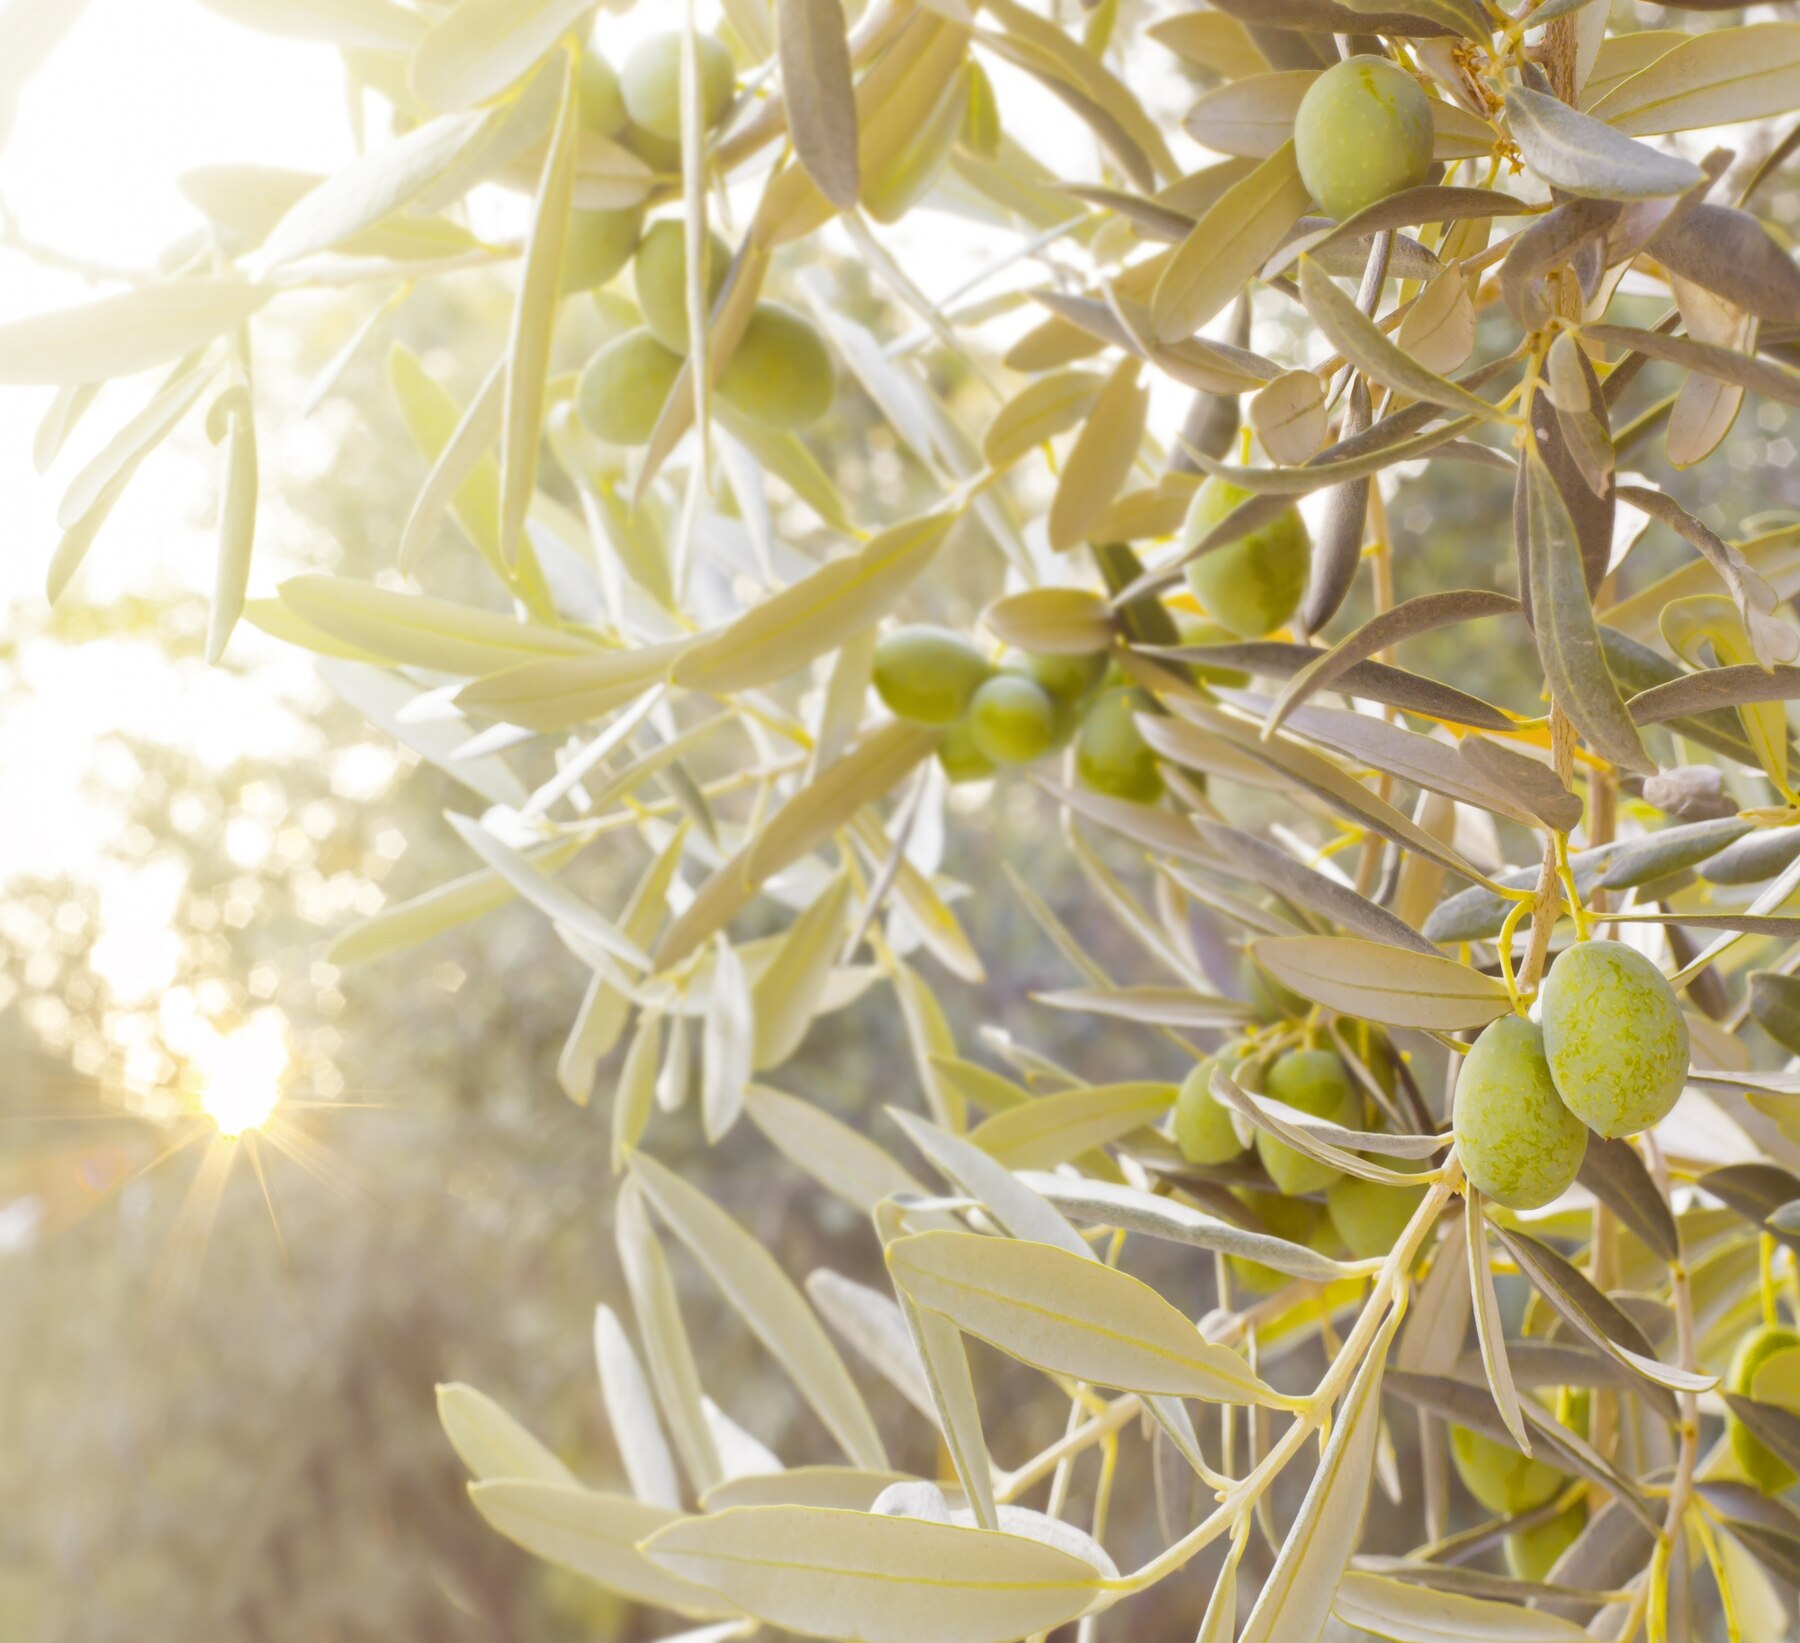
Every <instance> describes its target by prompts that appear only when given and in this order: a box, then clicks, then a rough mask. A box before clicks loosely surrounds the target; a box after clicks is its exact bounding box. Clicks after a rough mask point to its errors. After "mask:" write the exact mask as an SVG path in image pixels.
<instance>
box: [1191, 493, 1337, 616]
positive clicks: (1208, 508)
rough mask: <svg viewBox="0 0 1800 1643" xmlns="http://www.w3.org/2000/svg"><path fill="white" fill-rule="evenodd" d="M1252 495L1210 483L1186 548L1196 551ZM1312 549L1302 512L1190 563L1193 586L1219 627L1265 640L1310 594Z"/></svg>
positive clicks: (1197, 503) (1286, 514) (1194, 506)
mask: <svg viewBox="0 0 1800 1643" xmlns="http://www.w3.org/2000/svg"><path fill="white" fill-rule="evenodd" d="M1249 497H1250V492H1248V491H1245V490H1240V489H1239V488H1238V487H1237V486H1236V485H1230V484H1227V483H1226V482H1225V481H1224V480H1223V479H1209V480H1207V481H1206V483H1205V484H1204V485H1202V486H1201V487H1200V489H1199V490H1197V491H1195V492H1194V500H1193V501H1192V502H1191V503H1189V505H1188V513H1187V522H1186V523H1185V524H1184V525H1183V526H1182V527H1181V541H1182V546H1183V547H1190V548H1191V547H1192V546H1193V545H1194V544H1195V543H1196V542H1199V541H1200V540H1201V539H1202V538H1204V537H1205V536H1207V535H1208V534H1209V533H1210V532H1211V531H1212V530H1213V528H1214V527H1215V526H1217V525H1219V524H1220V523H1221V522H1222V521H1223V520H1225V519H1226V518H1227V517H1228V516H1229V515H1230V514H1231V513H1232V511H1233V510H1234V509H1235V508H1236V507H1237V506H1238V504H1239V503H1241V502H1245V501H1248V500H1249ZM1311 564H1312V543H1311V540H1310V539H1309V538H1308V536H1307V534H1306V524H1305V522H1304V521H1303V520H1302V519H1301V517H1300V510H1299V509H1298V508H1293V507H1290V508H1286V509H1284V510H1283V511H1282V512H1281V513H1279V514H1277V515H1276V516H1275V517H1274V518H1273V519H1271V520H1270V521H1269V522H1268V523H1267V524H1264V525H1259V526H1257V528H1256V529H1255V530H1253V531H1251V532H1250V533H1249V534H1248V535H1247V536H1240V537H1239V538H1238V539H1237V540H1236V541H1235V542H1230V543H1227V544H1226V545H1225V546H1224V547H1222V548H1213V549H1212V550H1210V551H1209V552H1207V553H1203V554H1201V555H1200V557H1199V558H1198V559H1190V560H1189V561H1188V563H1187V580H1188V586H1189V587H1190V588H1192V589H1193V590H1194V597H1195V598H1197V599H1198V600H1199V601H1200V603H1201V604H1202V605H1203V606H1204V607H1205V608H1206V613H1207V615H1208V616H1210V617H1211V618H1212V619H1213V620H1214V621H1215V622H1217V623H1219V624H1221V625H1222V626H1223V627H1226V628H1228V629H1229V630H1230V631H1231V632H1232V633H1234V634H1235V635H1237V636H1238V637H1239V638H1241V639H1260V638H1261V637H1262V636H1263V635H1264V634H1265V633H1272V632H1273V631H1274V630H1275V629H1276V628H1278V627H1280V626H1281V625H1282V623H1284V622H1285V621H1287V619H1288V618H1289V617H1290V616H1292V615H1293V614H1294V611H1295V609H1296V607H1298V605H1299V603H1300V596H1301V595H1302V594H1303V593H1305V592H1306V578H1307V575H1308V572H1309V570H1310V567H1311Z"/></svg>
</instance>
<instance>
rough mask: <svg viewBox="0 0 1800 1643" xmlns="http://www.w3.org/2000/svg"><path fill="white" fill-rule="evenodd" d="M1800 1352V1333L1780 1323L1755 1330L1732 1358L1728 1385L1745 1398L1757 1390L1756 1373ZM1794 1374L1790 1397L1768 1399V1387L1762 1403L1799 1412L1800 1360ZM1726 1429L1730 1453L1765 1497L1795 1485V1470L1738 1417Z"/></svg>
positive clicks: (1731, 1418) (1794, 1365)
mask: <svg viewBox="0 0 1800 1643" xmlns="http://www.w3.org/2000/svg"><path fill="white" fill-rule="evenodd" d="M1795 1349H1800V1334H1796V1333H1795V1332H1794V1331H1793V1330H1791V1329H1788V1328H1786V1327H1784V1326H1783V1325H1780V1324H1764V1325H1763V1326H1762V1327H1761V1328H1760V1329H1753V1330H1751V1332H1750V1333H1749V1334H1748V1335H1746V1336H1745V1337H1744V1338H1743V1340H1742V1341H1740V1342H1739V1343H1738V1349H1737V1351H1736V1352H1735V1353H1734V1354H1733V1355H1732V1359H1731V1371H1730V1373H1729V1374H1728V1375H1727V1377H1726V1380H1725V1384H1726V1386H1727V1388H1728V1389H1729V1390H1731V1391H1733V1392H1736V1393H1740V1394H1742V1395H1743V1396H1745V1397H1748V1396H1750V1395H1751V1394H1752V1393H1753V1392H1754V1390H1755V1387H1756V1372H1757V1370H1759V1369H1761V1368H1762V1366H1763V1365H1764V1364H1765V1363H1767V1362H1768V1360H1769V1359H1770V1358H1772V1357H1774V1356H1775V1354H1776V1353H1778V1352H1789V1351H1794V1350H1795ZM1790 1367H1792V1369H1793V1371H1794V1373H1793V1375H1792V1377H1791V1379H1792V1380H1793V1383H1794V1384H1793V1386H1792V1388H1791V1389H1788V1390H1790V1392H1791V1396H1790V1397H1789V1398H1787V1399H1784V1400H1777V1399H1774V1398H1770V1397H1769V1396H1768V1388H1767V1387H1766V1386H1765V1387H1764V1389H1763V1392H1764V1395H1763V1397H1762V1399H1761V1400H1759V1401H1762V1402H1765V1403H1774V1402H1777V1401H1780V1402H1782V1404H1783V1407H1787V1408H1790V1409H1792V1410H1793V1411H1794V1412H1796V1413H1800V1358H1796V1359H1794V1360H1792V1363H1791V1366H1790ZM1725 1425H1726V1429H1727V1430H1728V1431H1729V1432H1730V1433H1731V1452H1732V1454H1734V1455H1735V1456H1736V1457H1737V1463H1738V1465H1739V1466H1741V1467H1743V1469H1744V1471H1745V1473H1746V1474H1747V1475H1748V1477H1749V1479H1750V1481H1751V1482H1752V1483H1754V1484H1755V1485H1756V1487H1757V1488H1758V1489H1760V1490H1762V1492H1763V1493H1764V1494H1765V1495H1778V1494H1780V1493H1781V1491H1782V1490H1783V1489H1786V1488H1788V1487H1789V1486H1790V1485H1791V1484H1792V1483H1793V1482H1794V1469H1793V1468H1792V1467H1791V1466H1789V1465H1788V1463H1787V1462H1786V1461H1784V1460H1783V1459H1782V1458H1781V1457H1780V1456H1779V1455H1777V1454H1776V1453H1775V1452H1774V1451H1773V1450H1772V1449H1770V1448H1769V1446H1768V1445H1767V1444H1766V1443H1764V1442H1763V1440H1762V1439H1761V1438H1759V1437H1758V1436H1757V1435H1756V1434H1755V1433H1754V1432H1752V1431H1751V1430H1750V1428H1749V1427H1747V1426H1746V1425H1745V1424H1744V1423H1743V1422H1742V1421H1741V1420H1739V1419H1738V1418H1737V1416H1736V1415H1728V1416H1727V1417H1726V1421H1725Z"/></svg>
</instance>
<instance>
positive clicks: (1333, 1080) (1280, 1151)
mask: <svg viewBox="0 0 1800 1643" xmlns="http://www.w3.org/2000/svg"><path fill="white" fill-rule="evenodd" d="M1263 1094H1265V1095H1266V1096H1268V1097H1269V1099H1270V1100H1272V1101H1280V1102H1282V1103H1283V1104H1284V1105H1286V1106H1289V1107H1295V1108H1297V1109H1298V1110H1299V1111H1301V1112H1304V1113H1310V1114H1311V1115H1312V1116H1313V1117H1314V1118H1323V1119H1326V1120H1328V1121H1329V1122H1331V1123H1333V1124H1343V1125H1346V1126H1349V1127H1351V1128H1354V1127H1355V1126H1356V1124H1357V1122H1358V1120H1359V1119H1360V1118H1361V1117H1362V1099H1361V1097H1360V1096H1358V1094H1357V1093H1356V1086H1355V1085H1354V1084H1352V1083H1351V1082H1350V1075H1349V1073H1347V1072H1346V1071H1345V1070H1344V1064H1343V1062H1341V1061H1340V1060H1338V1058H1337V1057H1336V1056H1335V1055H1333V1054H1332V1052H1331V1051H1330V1050H1289V1051H1288V1052H1287V1054H1286V1055H1283V1056H1278V1057H1277V1058H1276V1060H1275V1064H1274V1065H1273V1066H1272V1067H1270V1068H1269V1070H1268V1072H1267V1073H1266V1074H1265V1075H1264V1077H1263ZM1256 1156H1257V1157H1258V1158H1260V1159H1261V1160H1262V1166H1263V1168H1264V1169H1266V1170H1267V1171H1268V1172H1269V1179H1270V1180H1271V1181H1273V1182H1274V1183H1275V1185H1276V1186H1278V1187H1280V1188H1281V1190H1282V1191H1283V1192H1285V1193H1287V1194H1288V1195H1289V1196H1290V1197H1291V1196H1293V1195H1294V1194H1296V1193H1302V1192H1317V1191H1318V1190H1319V1189H1320V1188H1321V1187H1324V1186H1328V1185H1330V1183H1331V1182H1333V1181H1335V1180H1337V1178H1338V1172H1337V1171H1336V1170H1334V1169H1333V1168H1332V1167H1331V1166H1330V1165H1329V1164H1322V1163H1320V1162H1319V1161H1318V1159H1316V1158H1309V1157H1307V1155H1306V1154H1305V1153H1303V1152H1300V1151H1297V1150H1296V1149H1295V1148H1293V1147H1290V1146H1289V1145H1288V1144H1287V1143H1286V1142H1285V1141H1277V1140H1276V1139H1275V1138H1274V1136H1272V1135H1270V1134H1269V1132H1268V1131H1267V1130H1258V1131H1257V1132H1256Z"/></svg>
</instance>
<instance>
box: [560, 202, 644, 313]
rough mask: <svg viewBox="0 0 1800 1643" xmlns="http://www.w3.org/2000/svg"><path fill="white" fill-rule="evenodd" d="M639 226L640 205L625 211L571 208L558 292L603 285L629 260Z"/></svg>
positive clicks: (564, 292) (636, 239)
mask: <svg viewBox="0 0 1800 1643" xmlns="http://www.w3.org/2000/svg"><path fill="white" fill-rule="evenodd" d="M643 226H644V212H643V208H642V207H641V206H632V207H631V208H630V209H628V210H625V211H571V212H570V213H569V230H568V233H567V234H566V235H565V236H564V238H563V254H562V276H561V284H560V287H559V289H560V290H561V292H562V294H563V295H564V296H567V295H569V293H571V292H573V291H591V290H592V289H593V288H594V287H595V286H596V285H604V284H606V282H607V281H608V280H610V279H611V278H612V277H613V275H615V274H616V273H618V271H619V270H620V269H621V268H623V267H624V266H625V264H626V263H628V262H630V261H631V253H632V252H633V251H635V250H636V249H637V244H638V234H639V233H640V231H641V230H642V229H643Z"/></svg>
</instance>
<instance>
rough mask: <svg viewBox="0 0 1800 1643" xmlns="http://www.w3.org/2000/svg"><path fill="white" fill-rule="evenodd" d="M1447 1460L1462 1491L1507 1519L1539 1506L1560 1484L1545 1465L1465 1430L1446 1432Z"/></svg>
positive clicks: (1560, 1479) (1551, 1468)
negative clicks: (1466, 1491) (1450, 1460)
mask: <svg viewBox="0 0 1800 1643" xmlns="http://www.w3.org/2000/svg"><path fill="white" fill-rule="evenodd" d="M1450 1458H1451V1459H1452V1460H1453V1461H1454V1462H1455V1463H1456V1475H1457V1476H1458V1477H1459V1478H1461V1479H1462V1481H1463V1487H1464V1488H1465V1489H1467V1490H1468V1491H1469V1493H1470V1494H1472V1495H1473V1496H1474V1497H1475V1498H1476V1499H1477V1500H1478V1501H1480V1502H1481V1504H1482V1505H1483V1506H1485V1507H1486V1508H1487V1509H1488V1510H1489V1511H1490V1512H1500V1513H1503V1514H1504V1515H1505V1516H1507V1517H1517V1516H1518V1514H1519V1513H1521V1512H1529V1511H1531V1510H1532V1509H1533V1508H1534V1507H1538V1506H1542V1505H1543V1504H1544V1502H1545V1501H1547V1500H1549V1499H1550V1498H1551V1497H1552V1496H1553V1495H1555V1493H1556V1491H1557V1490H1558V1489H1560V1488H1561V1487H1562V1486H1563V1482H1564V1479H1563V1474H1562V1473H1561V1472H1559V1471H1557V1469H1556V1468H1555V1467H1554V1466H1551V1465H1550V1464H1549V1463H1548V1462H1546V1461H1541V1460H1539V1459H1538V1458H1537V1457H1536V1456H1534V1455H1522V1454H1520V1453H1519V1451H1518V1450H1517V1449H1515V1448H1514V1447H1513V1446H1512V1444H1511V1443H1510V1442H1506V1443H1503V1442H1501V1441H1500V1439H1498V1438H1490V1437H1489V1436H1487V1434H1486V1433H1484V1432H1473V1431H1471V1430H1470V1429H1469V1428H1468V1427H1466V1426H1453V1427H1451V1428H1450Z"/></svg>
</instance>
